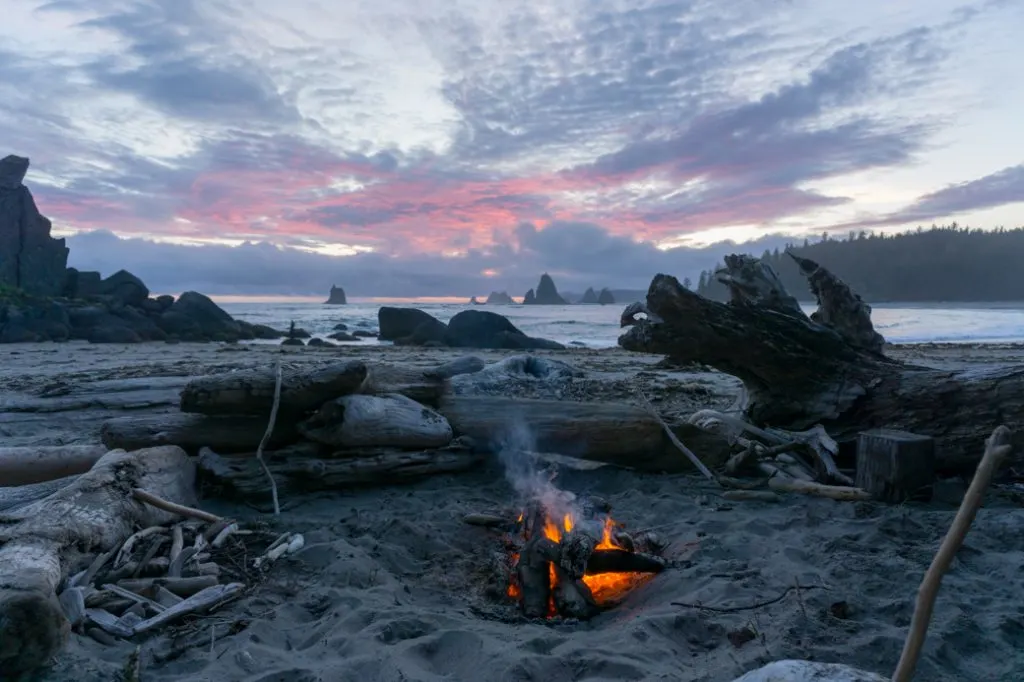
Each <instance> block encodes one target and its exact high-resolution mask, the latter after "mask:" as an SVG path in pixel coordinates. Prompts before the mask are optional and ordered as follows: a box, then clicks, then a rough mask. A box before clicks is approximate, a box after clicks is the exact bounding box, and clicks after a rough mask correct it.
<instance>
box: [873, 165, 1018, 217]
mask: <svg viewBox="0 0 1024 682" xmlns="http://www.w3.org/2000/svg"><path fill="white" fill-rule="evenodd" d="M1015 203H1024V164H1020V165H1018V166H1011V167H1009V168H1004V169H1003V170H1001V171H998V172H996V173H992V174H991V175H986V176H984V177H981V178H978V179H976V180H971V181H969V182H961V183H959V184H956V185H950V186H948V187H944V188H942V189H940V190H938V191H935V192H931V193H929V194H925V195H924V196H922V197H920V198H918V199H917V201H915V202H913V203H912V204H910V205H909V206H906V207H905V208H903V209H900V210H899V211H896V212H894V213H890V214H889V215H886V216H883V217H881V218H878V219H876V220H873V221H871V224H874V225H886V224H892V225H902V224H906V223H912V222H923V221H928V220H933V219H936V218H951V217H953V216H960V215H963V214H965V213H969V212H971V211H979V210H983V209H989V208H993V207H995V206H1003V205H1006V204H1015Z"/></svg>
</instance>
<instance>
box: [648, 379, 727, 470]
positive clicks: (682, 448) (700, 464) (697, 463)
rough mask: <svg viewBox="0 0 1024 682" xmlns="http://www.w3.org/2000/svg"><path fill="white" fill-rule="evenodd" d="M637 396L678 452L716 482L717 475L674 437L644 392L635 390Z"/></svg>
mask: <svg viewBox="0 0 1024 682" xmlns="http://www.w3.org/2000/svg"><path fill="white" fill-rule="evenodd" d="M637 397H638V398H639V399H640V401H641V402H642V403H643V405H644V407H645V408H647V411H648V412H650V413H651V416H652V417H654V418H655V419H657V420H658V423H659V424H661V428H663V429H664V430H665V434H666V435H667V436H668V439H669V440H670V441H672V445H674V446H676V448H678V449H679V451H680V452H682V453H683V454H684V455H686V458H687V459H688V460H690V462H691V463H692V464H693V466H695V467H697V471H699V472H700V473H702V474H704V477H705V478H707V479H708V480H709V481H714V482H715V483H718V477H716V476H715V475H714V474H713V473H711V470H710V469H708V468H707V467H706V466H704V462H702V461H700V458H698V457H697V455H695V454H694V453H693V451H692V450H690V448H688V447H686V445H685V444H683V441H681V440H679V438H678V437H676V434H674V433H673V432H672V429H671V428H669V425H668V424H666V423H665V420H664V419H662V418H661V415H660V414H658V411H657V410H655V409H654V406H653V405H651V403H650V401H648V400H647V398H646V397H645V396H644V394H643V393H640V392H639V391H637Z"/></svg>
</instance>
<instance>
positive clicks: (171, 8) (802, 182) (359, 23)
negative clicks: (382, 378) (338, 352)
mask: <svg viewBox="0 0 1024 682" xmlns="http://www.w3.org/2000/svg"><path fill="white" fill-rule="evenodd" d="M1018 15H1022V12H1021V9H1020V6H1019V5H1017V4H1014V3H1008V2H985V3H980V4H969V5H962V3H961V2H960V0H931V1H930V2H927V3H926V2H924V0H920V2H915V3H907V4H905V6H901V9H900V10H899V11H896V10H890V9H887V8H885V7H882V6H878V7H866V6H860V7H857V8H855V9H850V8H849V7H846V6H845V5H841V4H836V3H832V4H827V7H826V6H823V5H821V4H820V3H812V2H810V0H790V1H787V2H783V3H767V4H766V3H763V2H756V1H755V0H737V2H734V3H729V4H728V5H722V4H721V3H711V2H709V1H707V0H564V1H560V2H557V3H550V2H526V0H476V1H475V2H468V0H452V1H447V0H446V1H445V2H441V0H422V2H419V3H407V2H397V1H392V0H352V2H348V3H340V4H338V3H336V4H334V5H330V4H325V3H319V2H314V1H313V0H295V2H294V3H290V4H289V5H288V6H287V7H285V6H284V5H282V4H281V3H280V2H276V0H203V2H199V0H178V1H177V2H170V1H168V0H89V1H88V2H86V0H61V1H59V2H40V1H38V0H26V1H25V2H24V3H16V4H15V5H14V6H12V7H11V8H9V9H8V10H6V14H5V22H4V26H3V27H0V45H2V46H3V47H0V139H5V140H17V141H18V144H19V148H18V149H11V150H9V151H11V152H16V153H21V154H24V155H27V156H30V157H31V158H32V168H31V169H30V172H29V178H28V182H29V184H30V186H31V187H32V189H33V192H34V193H35V195H36V198H37V202H38V203H39V205H40V207H41V209H42V211H43V212H44V213H45V214H47V215H48V216H50V217H51V218H52V219H53V221H54V223H55V227H56V228H57V229H58V230H64V231H67V232H71V231H75V230H84V231H93V230H101V231H110V232H113V233H115V234H117V235H120V236H125V237H137V238H158V239H159V240H161V243H160V244H157V245H154V246H152V247H144V246H143V245H142V243H141V242H137V241H131V242H127V243H130V244H133V245H135V246H137V247H138V248H139V249H142V250H146V249H150V248H152V249H156V251H154V253H156V252H160V253H164V252H166V253H171V251H166V249H171V248H172V246H170V245H167V244H165V243H163V242H166V241H167V240H175V239H177V240H179V241H181V242H188V243H190V244H196V243H201V242H206V243H208V244H209V246H208V247H204V248H209V249H211V250H210V251H209V252H208V253H210V254H214V255H213V256H209V258H210V259H212V260H213V261H215V260H216V258H217V257H224V258H227V257H228V255H229V254H230V258H231V259H233V260H234V261H239V259H242V260H245V261H246V262H250V261H251V262H258V263H262V264H264V265H266V262H265V260H266V259H269V258H270V255H273V254H274V253H275V252H274V251H273V250H272V249H273V248H274V247H275V246H289V245H290V246H289V248H294V247H295V246H296V245H301V247H302V248H303V249H307V250H308V249H314V250H317V249H318V250H320V251H321V252H322V253H355V252H360V254H361V255H359V256H350V257H346V260H343V261H324V265H322V266H321V265H316V266H315V267H314V265H312V264H313V263H314V262H315V263H320V261H308V263H307V261H305V260H302V261H301V262H302V263H306V265H304V266H303V267H310V268H314V270H315V269H316V268H321V267H322V268H324V269H325V271H326V270H329V269H330V267H334V268H336V269H339V270H346V269H349V268H357V269H358V268H362V267H364V265H363V264H372V265H373V266H374V267H380V268H384V270H387V271H389V272H391V271H393V270H395V268H397V267H398V266H397V265H395V264H396V263H397V264H399V265H401V268H404V269H405V270H407V271H408V274H407V275H403V277H406V278H407V279H406V280H403V281H407V282H408V286H410V287H413V286H422V281H421V280H417V279H416V277H415V275H414V273H413V270H415V269H416V268H424V269H423V270H422V273H421V274H422V276H423V277H425V278H427V280H423V281H429V282H430V283H431V284H430V286H436V288H437V289H438V290H441V289H444V288H445V287H449V288H450V287H451V286H454V284H453V283H452V281H451V280H444V279H443V277H442V276H444V277H449V276H450V271H451V269H452V267H453V263H454V264H457V265H458V267H465V268H467V273H466V275H465V277H466V280H465V282H467V283H468V282H474V281H476V279H474V278H476V277H478V275H477V274H475V273H477V272H479V271H481V270H483V269H488V268H493V267H495V265H497V266H498V268H499V269H501V270H502V271H506V272H507V271H509V270H510V268H512V269H514V268H518V267H521V268H522V274H521V277H522V278H523V279H522V280H515V283H516V286H519V285H520V284H523V283H531V284H532V280H533V279H534V278H535V277H536V275H537V270H538V269H539V268H540V269H546V268H550V269H558V268H561V270H562V271H564V272H565V275H564V277H566V278H572V277H578V278H580V281H583V280H582V278H584V277H587V276H591V275H592V274H594V275H597V274H600V273H601V272H607V273H608V274H609V276H611V275H614V276H620V275H621V276H622V277H624V278H634V279H642V278H641V277H640V276H639V275H637V274H635V273H639V272H641V271H643V272H645V273H646V272H647V270H649V269H650V268H652V267H654V268H657V267H661V266H660V265H659V264H662V263H664V264H665V269H669V270H671V267H669V266H672V267H677V268H678V267H682V266H680V265H679V263H683V262H684V261H680V260H678V259H679V258H681V257H682V256H681V253H682V252H665V251H662V250H660V249H658V248H656V244H657V243H669V242H674V241H676V240H678V238H679V237H680V236H681V235H686V234H691V233H695V232H701V231H705V230H716V231H719V232H721V230H722V228H734V229H735V230H736V234H750V233H751V231H752V230H753V231H756V230H760V231H762V232H766V233H771V232H778V231H785V230H788V231H798V230H800V229H811V228H815V227H816V226H817V225H820V224H836V223H839V222H845V221H847V220H852V219H853V218H854V217H857V218H858V219H859V218H861V217H862V216H863V215H864V214H865V209H864V206H863V202H864V199H863V197H862V196H858V195H857V194H856V193H855V192H853V191H852V190H851V189H849V188H847V187H846V186H844V180H845V179H846V178H850V177H853V176H857V175H858V174H860V175H863V174H865V173H867V172H878V171H882V170H900V169H909V168H912V167H919V166H921V165H922V164H925V163H926V161H927V158H928V155H929V154H930V153H932V152H933V151H934V150H935V149H936V147H937V146H938V142H937V140H938V139H939V137H938V136H939V135H940V134H941V133H943V131H948V129H949V126H951V125H956V122H957V120H958V116H961V110H960V109H957V108H956V107H954V106H948V105H946V103H948V102H952V101H955V100H957V99H960V100H964V101H969V98H967V97H966V96H965V93H967V94H969V93H970V92H971V91H970V89H969V88H968V85H969V84H965V82H964V81H962V80H958V78H959V76H957V75H956V74H957V73H958V72H957V71H956V68H955V67H957V66H958V65H960V64H964V63H968V62H969V61H970V60H975V61H974V62H972V63H975V64H976V65H977V68H978V70H977V72H976V73H977V74H982V73H988V72H989V71H990V70H991V69H988V68H987V67H993V66H994V65H997V64H999V63H1010V62H1009V61H1007V60H1006V59H1005V58H1002V57H1001V56H999V55H990V54H988V53H985V52H984V51H978V50H980V48H976V47H974V46H976V45H978V44H979V42H978V41H977V40H974V39H973V38H975V37H976V36H977V35H984V37H985V41H984V42H985V45H987V46H990V48H989V49H992V48H991V46H994V45H1001V44H1007V43H1006V42H1005V41H1009V44H1013V45H1016V44H1017V43H1016V42H1014V41H1015V38H1014V34H1013V31H1012V30H1011V29H1010V26H1012V25H1014V20H1016V18H1017V17H1018ZM1000 41H1004V42H1000ZM951 44H956V45H957V46H958V47H957V55H956V59H953V57H952V55H951V53H950V49H949V48H948V46H949V45H951ZM1014 49H1019V48H1014ZM1020 56H1021V57H1022V58H1024V54H1021V55H1020ZM1010 61H1012V60H1010ZM981 66H985V67H986V69H982V68H981ZM978 78H979V79H980V76H979V77H978ZM1004 90H1005V88H1004ZM935 102H942V103H943V104H944V106H942V107H941V108H940V107H936V106H933V103H935ZM1007 111H1012V107H1010V108H1008V109H1007ZM1007 120H1009V119H1007ZM1007 125H1009V124H1007ZM1008 130H1012V126H1011V128H1009V129H1008ZM5 153H6V152H5ZM928 168H930V169H932V170H931V171H930V172H932V173H939V171H941V170H942V169H941V168H939V169H938V170H936V168H938V167H937V166H936V165H935V164H932V165H930V166H928ZM943 172H945V171H943ZM996 175H999V174H996ZM935 177H936V178H937V179H936V180H935V181H934V182H933V183H932V184H931V185H929V186H930V187H941V186H942V185H944V184H948V183H949V182H950V180H949V178H948V177H947V176H946V175H935ZM991 177H995V176H991ZM978 182H982V181H978ZM1007 182H1009V181H1007ZM886 189H888V188H886ZM951 191H953V190H952V188H949V189H946V190H942V189H940V190H938V191H936V192H934V193H933V194H931V195H928V196H926V197H923V198H922V199H921V200H920V202H923V203H922V205H921V206H916V205H915V206H916V208H914V207H913V206H912V207H911V208H914V210H918V211H923V212H925V213H927V212H929V211H935V210H939V209H937V208H934V207H935V206H936V205H941V204H942V202H944V201H945V202H953V203H956V204H957V205H959V206H962V207H963V210H965V211H967V210H972V207H971V206H967V205H966V203H969V202H967V200H965V199H957V198H955V197H954V198H949V197H950V196H952V195H949V194H948V193H949V192H951ZM964 191H967V190H966V189H962V190H961V194H962V193H963V192H964ZM971 192H973V196H980V195H982V194H984V196H985V197H987V198H986V199H985V200H984V202H987V203H984V202H983V203H975V204H974V208H980V207H993V206H1000V205H1003V204H1006V203H1009V202H1011V201H1015V199H1013V197H1014V196H1019V195H1015V194H1014V193H1013V192H1012V191H1005V190H1001V189H991V190H986V192H987V193H985V192H982V191H981V190H980V189H977V188H976V189H974V190H971ZM915 193H919V191H917V192H914V193H910V194H904V195H901V196H903V197H904V199H903V203H908V202H909V201H912V200H913V196H914V194H915ZM861 194H863V193H861ZM1004 199H1005V201H1004ZM1017 200H1019V199H1017ZM897 205H898V204H897ZM887 210H888V209H887ZM908 210H911V209H910V208H908ZM875 215H877V213H876V214H875ZM872 217H873V216H871V215H869V216H868V218H867V219H868V220H870V219H872ZM545 228H546V229H545ZM725 234H728V231H726V232H725ZM96 239H99V237H96V236H90V237H88V238H86V237H81V238H75V241H73V243H77V244H81V246H80V247H74V248H83V249H86V250H89V249H93V250H95V248H97V247H95V244H96V243H97V242H95V240H96ZM90 240H92V241H90ZM242 242H250V244H249V245H247V246H244V247H239V249H240V250H237V251H224V249H226V248H227V247H226V246H223V244H226V243H230V244H239V243H242ZM117 244H120V242H117V243H114V242H110V243H108V244H107V246H109V247H110V248H111V249H114V250H117V249H120V247H119V246H117ZM252 244H258V246H253V245H252ZM126 248H127V247H126ZM176 248H177V247H176ZM181 248H183V247H181ZM190 248H192V249H193V250H187V251H181V252H180V253H181V254H189V258H190V259H191V260H192V261H195V262H196V263H197V264H201V263H205V262H206V259H207V256H201V255H200V254H199V252H197V251H195V250H194V249H195V247H190ZM268 249H271V250H268ZM122 250H124V249H122ZM367 250H372V251H373V253H372V254H368V253H365V252H366V251H367ZM148 252H149V251H147V253H148ZM140 253H141V251H140ZM174 253H179V252H177V251H175V252H174ZM665 253H670V254H674V255H672V256H665V255H664V254H665ZM261 254H262V255H261ZM549 254H556V255H555V256H551V255H549ZM307 255H309V254H307V253H306V252H305V251H302V250H296V251H295V253H294V254H293V253H292V252H291V251H288V252H287V253H286V256H287V259H285V260H288V262H294V263H296V264H298V263H299V262H300V261H299V260H294V259H293V257H294V258H306V256H307ZM243 256H244V258H243ZM278 256H279V258H285V257H284V256H280V254H278ZM74 257H75V256H74V253H73V258H74ZM94 257H95V254H94V253H93V252H92V251H89V253H86V254H83V255H82V258H83V259H84V261H83V262H85V261H89V260H90V259H93V258H94ZM137 257H139V256H136V258H137ZM455 257H457V258H456V260H452V259H453V258H455ZM666 258H667V259H668V260H664V259H666ZM260 259H264V260H260ZM289 259H292V260H289ZM375 259H376V260H375ZM509 259H511V260H512V261H516V260H517V259H518V261H521V262H522V264H521V266H520V265H515V264H513V265H510V263H509ZM552 259H554V260H552ZM673 259H675V260H673ZM132 262H134V261H132ZM239 262H241V261H239ZM686 262H688V261H686ZM328 263H333V264H334V265H332V266H328ZM153 266H154V267H157V271H159V270H160V268H159V264H158V263H155V262H154V263H153ZM393 266H394V267H393ZM112 267H113V266H112ZM147 267H149V266H148V265H147ZM267 267H269V265H268V266H267ZM275 267H276V266H275ZM366 267H369V266H366ZM702 267H706V264H705V265H702ZM316 271H317V272H320V270H316ZM203 272H205V271H202V270H201V269H199V270H196V271H195V273H196V276H197V277H198V276H203V277H206V276H207V275H205V274H202V273H203ZM359 272H363V271H362V270H359ZM367 272H369V271H367ZM237 275H238V277H239V278H240V279H239V282H240V283H241V282H247V281H248V280H247V279H246V278H247V277H248V276H249V275H248V274H247V273H245V272H238V273H237ZM371 275H372V273H371ZM303 276H304V275H303ZM368 276H370V275H368ZM516 276H517V277H519V276H520V275H516ZM324 277H326V274H325V275H324ZM435 277H436V278H442V279H431V278H435ZM644 277H647V275H646V274H645V275H644ZM275 281H279V282H282V283H283V282H285V281H286V278H285V277H284V276H283V275H282V277H281V278H280V279H279V280H275ZM390 281H391V280H389V282H390ZM323 282H327V283H329V282H330V278H327V279H324V280H323V281H320V280H317V281H316V282H315V283H314V282H310V283H309V284H308V285H303V286H306V287H307V288H306V289H304V290H317V291H318V290H320V289H321V288H322V287H323ZM417 282H419V284H416V283H417ZM444 282H448V283H447V284H446V283H444ZM218 286H221V284H218ZM223 286H228V284H227V283H224V284H223ZM240 286H241V285H240ZM246 286H248V285H246ZM282 286H283V284H282ZM382 286H383V284H382ZM387 286H389V287H390V286H391V284H387ZM460 286H461V285H460ZM509 286H511V285H509ZM455 289H458V290H461V288H460V287H455Z"/></svg>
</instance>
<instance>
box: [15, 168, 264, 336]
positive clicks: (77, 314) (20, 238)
mask: <svg viewBox="0 0 1024 682" xmlns="http://www.w3.org/2000/svg"><path fill="white" fill-rule="evenodd" d="M28 166H29V161H28V159H26V158H23V157H20V156H7V157H5V158H4V159H0V343H17V342H33V341H67V340H69V339H83V340H86V341H90V342H93V343H138V342H140V341H165V340H166V341H212V340H217V341H237V340H239V339H253V338H264V339H266V338H270V339H273V338H279V337H280V336H281V335H282V334H281V332H278V331H275V330H273V329H271V328H270V327H267V326H265V325H253V324H249V323H247V322H242V321H240V320H235V319H233V318H232V317H231V315H229V314H228V313H227V312H225V311H224V310H223V309H221V308H220V307H219V306H218V305H217V304H216V303H214V302H213V301H211V300H210V299H209V298H207V297H206V296H204V295H202V294H200V293H197V292H194V291H188V292H185V293H184V294H182V295H181V296H180V297H179V298H178V300H175V299H174V297H173V296H166V295H164V296H157V297H156V298H151V297H150V295H149V294H150V292H149V288H148V287H147V286H146V285H145V284H144V283H143V282H142V280H141V279H139V278H138V277H136V276H135V275H133V274H132V273H130V272H128V271H127V270H118V271H117V272H115V273H114V274H112V275H110V276H109V277H107V278H106V279H103V278H102V277H100V273H98V272H80V271H78V270H76V269H75V268H69V267H67V259H68V251H69V250H68V248H67V246H65V244H64V240H63V239H54V238H53V237H51V236H50V221H49V220H47V219H46V218H44V217H43V216H42V215H41V214H40V213H39V209H38V208H37V207H36V203H35V200H34V199H33V198H32V193H31V192H30V191H29V190H28V188H27V187H25V185H24V184H23V182H22V181H23V180H24V178H25V174H26V173H27V171H28Z"/></svg>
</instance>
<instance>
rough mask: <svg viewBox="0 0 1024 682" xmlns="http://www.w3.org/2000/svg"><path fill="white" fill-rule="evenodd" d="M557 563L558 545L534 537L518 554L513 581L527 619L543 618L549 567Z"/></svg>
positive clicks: (546, 611) (545, 608)
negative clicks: (517, 586)
mask: <svg viewBox="0 0 1024 682" xmlns="http://www.w3.org/2000/svg"><path fill="white" fill-rule="evenodd" d="M557 560H558V545H556V544H555V543H554V542H552V541H551V540H549V539H548V538H546V537H544V536H543V535H534V536H533V537H532V538H530V539H529V540H528V541H527V543H526V546H525V547H523V551H522V552H520V554H519V563H518V564H516V578H517V579H518V584H519V591H520V603H521V604H522V608H523V614H524V615H525V616H526V617H527V618H543V617H544V616H546V615H547V613H548V604H549V603H550V600H551V574H552V573H551V570H552V569H551V565H552V562H553V561H557Z"/></svg>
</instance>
